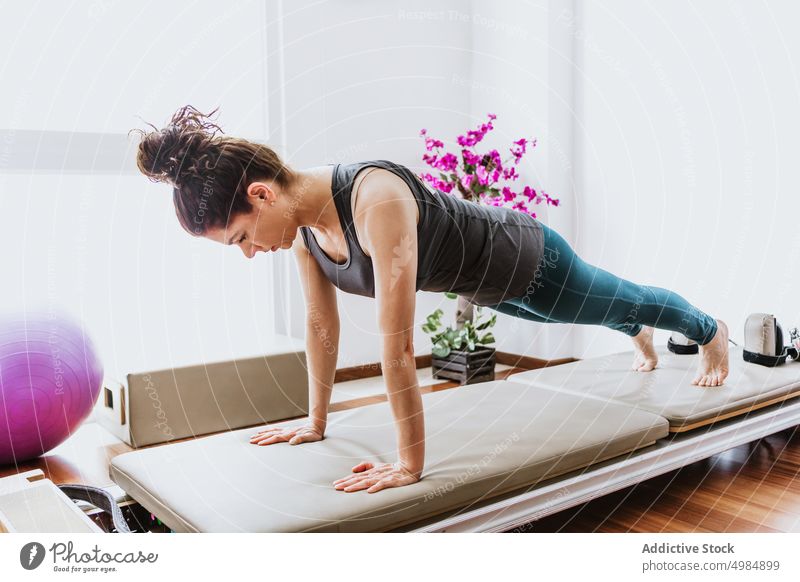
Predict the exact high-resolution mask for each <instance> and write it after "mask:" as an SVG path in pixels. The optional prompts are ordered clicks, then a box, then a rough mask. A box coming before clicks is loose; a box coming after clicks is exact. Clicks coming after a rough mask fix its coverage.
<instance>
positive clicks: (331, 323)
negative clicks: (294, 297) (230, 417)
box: [250, 237, 339, 446]
mask: <svg viewBox="0 0 800 582" xmlns="http://www.w3.org/2000/svg"><path fill="white" fill-rule="evenodd" d="M292 248H294V250H295V256H296V258H297V265H298V268H299V272H300V282H301V283H302V286H303V295H304V296H305V300H306V365H307V366H308V424H305V425H302V426H299V427H296V428H285V427H282V426H274V427H267V428H266V429H264V430H262V431H259V432H258V433H256V434H255V435H253V436H252V437H251V439H250V443H252V444H254V445H260V446H263V445H271V444H273V443H281V442H288V443H289V444H292V445H296V444H300V443H305V442H314V441H319V440H322V439H323V438H324V435H325V428H326V427H327V425H328V406H329V404H330V401H331V393H332V392H333V378H334V375H335V373H336V360H337V357H338V350H339V311H338V308H337V305H336V290H335V288H334V286H333V284H332V283H331V282H330V281H328V279H327V278H326V277H325V275H324V274H323V273H322V270H321V269H320V267H319V265H318V264H317V262H316V261H315V260H314V258H313V257H312V256H311V253H309V252H308V249H306V247H305V245H304V244H303V242H302V239H300V237H297V238H296V239H295V241H294V244H293V246H292Z"/></svg>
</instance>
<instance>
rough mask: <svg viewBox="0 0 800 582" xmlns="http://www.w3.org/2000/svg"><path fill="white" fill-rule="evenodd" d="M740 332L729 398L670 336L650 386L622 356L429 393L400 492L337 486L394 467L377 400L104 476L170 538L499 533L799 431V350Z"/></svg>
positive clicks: (759, 330)
mask: <svg viewBox="0 0 800 582" xmlns="http://www.w3.org/2000/svg"><path fill="white" fill-rule="evenodd" d="M747 322H748V323H747V325H746V329H745V345H744V346H736V347H734V348H731V349H730V350H729V353H730V373H729V375H728V377H727V379H726V380H725V383H724V384H723V385H722V386H716V387H699V386H695V385H692V384H691V382H690V381H691V378H692V375H693V372H694V370H695V369H696V366H697V361H698V360H697V358H698V357H699V355H698V354H697V349H696V346H695V347H694V349H693V348H692V342H691V341H689V340H687V339H686V338H685V337H683V336H681V335H680V334H677V333H673V335H672V337H671V338H670V341H669V342H668V344H667V346H666V347H665V346H659V347H657V351H658V354H659V365H658V367H657V368H656V369H655V370H653V371H651V372H646V373H643V372H635V371H633V370H631V369H630V365H629V364H630V359H631V355H632V353H631V352H630V351H626V352H619V353H615V354H610V355H607V356H603V357H598V358H590V359H585V360H578V361H575V362H572V363H569V364H563V365H559V366H554V367H546V368H541V369H536V370H530V371H527V372H521V373H517V374H513V375H511V376H509V377H508V378H507V379H505V380H500V381H491V382H484V383H479V384H471V385H466V386H462V387H460V388H455V389H451V390H443V391H438V392H433V393H429V394H425V395H423V402H424V405H425V421H426V435H427V436H426V449H427V450H426V466H425V470H424V472H423V478H422V479H421V480H420V481H419V482H418V483H414V484H412V485H409V486H405V487H399V488H392V489H385V490H382V491H380V492H378V493H375V494H368V493H366V492H365V491H360V492H356V493H345V492H342V491H336V490H334V489H333V487H332V486H331V482H332V481H333V480H334V479H336V478H338V477H340V476H341V475H342V474H345V473H346V472H347V471H349V468H350V467H351V466H352V465H353V464H355V463H356V462H358V461H361V460H365V459H373V460H377V461H379V462H390V461H391V460H392V458H393V456H394V454H395V449H394V447H395V443H394V438H393V436H394V431H393V430H392V427H393V419H392V416H391V410H390V408H389V404H388V403H386V402H384V403H380V404H373V405H370V406H364V407H360V408H356V409H352V410H346V411H341V412H335V413H332V414H330V415H329V421H328V430H327V431H326V437H325V439H324V440H322V441H319V442H314V443H305V444H303V445H301V446H292V445H288V444H287V443H279V444H277V445H270V446H267V447H257V446H253V445H250V444H249V442H248V441H249V437H250V435H251V434H253V433H254V432H256V430H257V428H249V429H242V430H235V431H230V432H226V433H221V434H216V435H213V436H209V437H205V438H199V439H195V440H191V441H186V442H180V443H175V444H169V445H164V446H158V447H153V448H148V449H142V450H138V451H134V452H130V453H126V454H123V455H120V456H117V457H115V458H114V459H112V462H111V466H110V474H111V477H112V479H113V480H114V481H115V482H116V483H117V484H118V485H119V486H120V487H121V488H122V489H123V490H124V491H125V492H127V494H128V495H129V496H130V497H131V498H133V499H135V500H136V501H137V502H138V503H140V504H141V505H142V506H143V507H145V508H146V509H147V510H148V511H150V512H152V513H153V514H154V515H156V516H158V518H159V519H160V520H161V521H163V522H164V523H165V524H167V525H168V526H169V527H170V528H172V529H173V530H174V531H185V532H219V531H235V532H306V531H308V532H310V531H320V532H325V531H337V532H377V531H392V532H434V531H440V532H441V531H506V530H509V529H513V528H515V527H518V526H520V525H523V524H526V523H529V522H532V521H535V520H537V519H541V518H542V517H545V516H547V515H550V514H553V513H557V512H559V511H562V510H564V509H568V508H570V507H573V506H575V505H578V504H581V503H585V502H586V501H589V500H591V499H593V498H596V497H600V496H602V495H606V494H608V493H611V492H613V491H616V490H619V489H622V488H625V487H627V486H630V485H633V484H635V483H638V482H641V481H644V480H646V479H650V478H652V477H655V476H658V475H660V474H663V473H666V472H668V471H671V470H674V469H677V468H679V467H682V466H685V465H688V464H690V463H693V462H695V461H698V460H701V459H705V458H708V457H710V456H712V455H715V454H717V453H720V452H723V451H725V450H727V449H730V448H732V447H736V446H738V445H741V444H744V443H747V442H751V441H754V440H757V439H759V438H762V437H765V436H767V435H770V434H773V433H775V432H778V431H781V430H784V429H787V428H791V427H793V426H796V425H798V424H800V399H799V398H796V397H797V396H800V363H798V362H796V361H793V362H786V359H787V357H791V359H792V360H796V359H797V353H798V352H797V347H798V346H797V345H793V346H791V347H788V348H786V347H784V346H783V345H782V342H783V338H782V330H781V329H780V326H779V325H778V324H777V322H776V321H775V319H774V317H773V316H771V315H769V314H753V315H751V316H750V317H749V318H748V320H747ZM792 339H793V340H795V341H797V338H796V334H795V333H794V330H793V334H792ZM298 423H302V419H295V420H290V421H286V422H285V424H286V425H292V424H298ZM282 424H283V423H282Z"/></svg>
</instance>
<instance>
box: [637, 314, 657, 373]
mask: <svg viewBox="0 0 800 582" xmlns="http://www.w3.org/2000/svg"><path fill="white" fill-rule="evenodd" d="M654 332H655V329H653V328H652V327H648V326H646V325H643V326H642V330H641V331H640V332H639V333H638V334H636V335H635V336H633V337H632V338H631V339H632V340H633V345H634V346H635V348H636V355H635V356H634V358H633V366H631V368H632V369H633V370H636V371H637V372H649V371H650V370H653V369H654V368H655V367H656V364H658V354H657V353H656V348H655V347H654V346H653V333H654Z"/></svg>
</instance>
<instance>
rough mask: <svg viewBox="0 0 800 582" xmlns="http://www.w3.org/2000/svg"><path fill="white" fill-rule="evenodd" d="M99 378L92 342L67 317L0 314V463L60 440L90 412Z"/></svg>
mask: <svg viewBox="0 0 800 582" xmlns="http://www.w3.org/2000/svg"><path fill="white" fill-rule="evenodd" d="M102 382H103V364H102V363H101V362H100V360H99V358H98V357H97V354H96V352H95V349H94V346H93V344H92V341H91V339H90V338H89V336H88V335H87V333H86V332H85V330H84V329H83V328H82V326H81V325H80V324H78V323H77V322H75V321H74V320H73V319H71V318H70V317H68V316H66V315H63V314H56V313H38V312H37V313H27V314H26V313H22V314H18V315H14V316H11V317H9V316H5V317H0V465H7V464H10V463H19V462H21V461H25V460H27V459H31V458H34V457H38V456H39V455H41V454H42V453H45V452H47V451H49V450H50V449H52V448H54V447H56V446H58V445H59V444H61V443H62V442H64V441H65V440H66V439H67V437H69V436H70V435H71V434H72V433H73V432H74V431H75V429H76V428H78V426H79V425H80V424H81V423H82V422H83V421H84V420H86V418H87V417H88V416H89V414H90V413H91V412H92V408H93V407H94V403H95V402H96V401H97V397H98V395H99V394H100V386H101V384H102Z"/></svg>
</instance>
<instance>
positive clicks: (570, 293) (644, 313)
mask: <svg viewBox="0 0 800 582" xmlns="http://www.w3.org/2000/svg"><path fill="white" fill-rule="evenodd" d="M540 224H542V230H543V231H544V246H545V248H544V253H543V256H542V258H541V260H540V261H539V264H538V266H537V269H536V272H535V274H534V277H533V280H532V281H531V283H530V284H529V285H528V291H527V294H526V295H525V296H524V297H519V298H515V299H510V300H508V301H504V302H503V303H498V304H497V305H489V306H488V307H489V308H490V309H494V310H495V311H499V312H500V313H505V314H507V315H513V316H515V317H521V318H523V319H528V320H530V321H538V322H541V323H580V324H592V325H604V326H606V327H609V328H611V329H615V330H618V331H621V332H622V333H625V334H627V335H629V336H635V335H636V334H638V333H639V331H641V329H642V326H643V325H648V326H651V327H656V328H659V329H667V330H670V331H677V332H680V333H682V334H683V335H685V336H686V337H687V338H689V339H691V340H694V341H695V342H697V343H698V344H699V345H704V344H706V343H708V342H710V341H711V339H712V338H713V337H714V334H715V333H716V332H717V321H716V320H715V319H714V318H713V317H711V316H710V315H708V314H707V313H704V312H702V311H700V310H699V309H697V308H696V307H694V306H693V305H692V304H690V303H689V302H688V301H686V299H684V298H683V297H681V296H680V295H678V294H677V293H675V292H674V291H669V290H668V289H663V288H661V287H652V286H648V285H638V284H636V283H633V282H631V281H628V280H626V279H622V278H620V277H617V276H616V275H613V274H612V273H609V272H608V271H606V270H604V269H601V268H600V267H595V266H594V265H590V264H589V263H587V262H585V261H584V260H583V259H581V258H580V257H579V256H578V255H577V254H575V251H574V250H572V247H570V246H569V243H567V241H565V240H564V238H563V237H562V236H561V235H560V234H558V233H557V232H556V231H555V230H553V229H551V228H549V227H548V226H547V225H545V224H543V223H540Z"/></svg>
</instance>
